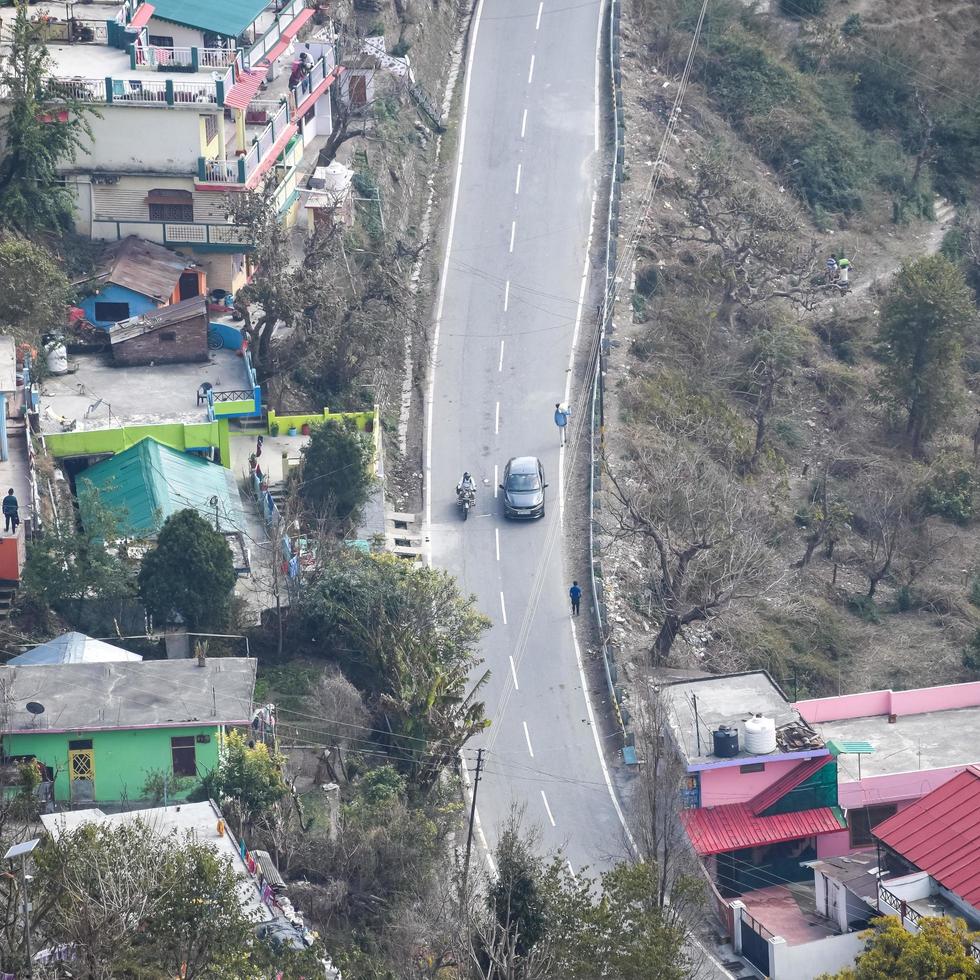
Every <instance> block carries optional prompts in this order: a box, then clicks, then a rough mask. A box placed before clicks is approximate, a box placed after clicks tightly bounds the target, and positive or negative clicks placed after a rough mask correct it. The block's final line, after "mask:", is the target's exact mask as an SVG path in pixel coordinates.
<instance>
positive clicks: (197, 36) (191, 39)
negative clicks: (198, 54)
mask: <svg viewBox="0 0 980 980" xmlns="http://www.w3.org/2000/svg"><path fill="white" fill-rule="evenodd" d="M151 34H152V35H153V36H154V37H172V38H173V39H174V47H175V48H203V47H204V32H203V31H199V30H197V29H196V28H194V27H187V26H185V25H184V24H172V23H171V22H170V21H169V20H158V19H157V18H156V17H151V18H150V20H149V22H148V23H147V25H146V35H147V37H149V36H150V35H151Z"/></svg>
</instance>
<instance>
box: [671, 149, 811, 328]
mask: <svg viewBox="0 0 980 980" xmlns="http://www.w3.org/2000/svg"><path fill="white" fill-rule="evenodd" d="M692 169H693V177H692V179H690V180H685V179H684V178H678V179H676V180H674V181H673V182H672V183H671V185H670V189H671V190H672V191H673V193H674V194H675V195H676V196H677V197H679V198H680V200H681V203H682V204H683V207H684V213H685V217H686V222H683V223H681V222H675V223H672V224H666V225H665V226H664V227H663V228H662V229H660V231H659V233H658V238H659V240H660V241H661V242H662V243H663V244H664V245H665V246H666V247H668V248H669V249H671V250H676V248H677V247H678V246H683V245H697V246H702V248H703V249H704V251H705V252H706V253H707V254H708V256H709V257H710V258H709V261H711V262H713V263H714V264H715V265H716V267H717V269H716V272H717V274H718V275H719V277H720V280H721V285H722V288H723V296H722V303H721V311H720V313H721V315H722V317H723V318H727V319H728V321H729V323H730V324H731V323H732V322H733V321H734V317H735V313H736V310H737V309H738V308H739V307H752V306H755V305H758V304H761V303H768V302H770V301H772V300H774V299H783V300H786V301H787V302H789V303H792V304H793V305H794V306H797V307H800V308H802V309H807V310H809V309H812V308H813V306H814V304H815V301H816V296H817V293H816V290H815V287H814V286H813V285H812V280H813V279H814V277H815V273H816V272H817V261H818V245H817V242H816V241H810V242H809V243H807V244H805V245H801V244H799V242H798V235H799V230H800V229H801V228H802V227H804V226H805V220H804V218H803V217H802V215H801V214H800V212H799V210H798V209H797V208H795V207H794V206H793V205H792V204H790V203H789V202H788V201H786V200H785V199H784V198H780V197H777V196H775V195H773V194H771V193H769V192H767V191H764V190H761V189H760V188H759V187H758V186H757V185H756V184H755V183H753V182H752V181H750V180H746V179H745V178H744V176H743V175H742V174H741V173H740V172H739V168H738V165H737V162H736V160H735V158H734V156H733V155H731V154H729V153H726V152H725V151H723V150H718V149H714V150H711V151H709V152H707V153H705V154H703V155H701V156H700V157H699V158H698V159H697V160H695V162H694V165H693V168H692Z"/></svg>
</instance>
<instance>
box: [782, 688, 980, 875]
mask: <svg viewBox="0 0 980 980" xmlns="http://www.w3.org/2000/svg"><path fill="white" fill-rule="evenodd" d="M794 707H795V708H796V709H797V710H798V711H799V713H800V716H801V717H802V718H804V719H805V720H806V721H807V722H808V723H809V724H810V725H811V726H812V727H813V728H814V730H815V731H817V732H818V733H819V735H820V736H821V737H822V738H823V739H824V741H825V743H826V744H827V745H828V746H829V747H830V748H831V749H834V750H839V751H838V754H837V771H838V796H839V802H840V805H841V806H842V807H843V808H844V810H845V811H846V812H847V822H848V828H849V829H848V832H847V833H846V834H840V835H838V836H837V837H836V838H831V839H827V840H824V841H822V842H821V843H822V845H823V846H822V849H821V851H820V856H821V857H828V856H831V855H832V854H846V853H847V852H848V851H849V850H851V849H852V848H855V847H863V846H867V845H869V844H870V843H871V839H872V838H871V831H872V830H873V829H874V827H875V826H876V825H877V824H879V823H881V822H882V821H883V820H885V819H887V818H888V817H890V816H892V815H893V814H895V813H897V812H898V811H899V810H902V809H903V808H904V807H907V806H909V805H910V804H912V803H914V802H915V801H916V800H918V799H920V798H921V797H923V796H925V794H926V793H930V792H932V790H934V789H937V788H938V787H939V786H942V785H943V783H945V782H946V781H947V780H949V779H952V778H953V776H955V775H957V774H958V773H961V772H962V771H963V770H964V769H965V768H966V767H967V766H969V765H972V764H975V763H976V762H978V761H980V683H978V682H973V683H968V684H946V685H943V686H940V687H927V688H918V689H915V690H911V691H869V692H867V693H865V694H845V695H842V696H840V697H835V698H815V699H813V700H809V701H798V702H796V704H795V705H794ZM861 743H864V744H863V745H862V744H861ZM854 747H858V748H861V749H865V750H867V751H861V752H859V753H854V752H848V751H847V749H848V748H854Z"/></svg>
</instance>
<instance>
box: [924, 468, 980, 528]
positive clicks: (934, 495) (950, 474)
mask: <svg viewBox="0 0 980 980" xmlns="http://www.w3.org/2000/svg"><path fill="white" fill-rule="evenodd" d="M978 489H980V486H978V483H977V478H976V476H975V474H974V472H973V469H972V468H971V467H969V466H967V465H966V463H965V462H963V461H962V460H956V459H951V458H948V457H946V458H942V459H939V460H938V461H937V462H936V465H935V468H934V470H933V472H932V474H931V475H930V476H929V479H928V480H927V481H926V482H925V484H923V487H922V491H921V500H922V507H923V509H924V510H925V512H926V513H927V514H934V515H935V516H937V517H945V518H946V520H948V521H952V522H953V523H954V524H961V525H962V524H967V523H969V522H970V521H971V520H972V519H973V517H974V516H975V514H976V495H977V490H978Z"/></svg>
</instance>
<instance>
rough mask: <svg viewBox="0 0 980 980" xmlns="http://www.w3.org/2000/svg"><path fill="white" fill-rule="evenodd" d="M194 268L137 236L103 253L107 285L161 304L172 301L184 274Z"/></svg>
mask: <svg viewBox="0 0 980 980" xmlns="http://www.w3.org/2000/svg"><path fill="white" fill-rule="evenodd" d="M193 265H194V263H193V262H192V261H191V260H190V259H185V258H184V257H183V256H182V255H178V254H177V253H176V252H171V251H170V249H169V248H164V247H163V246H162V245H156V244H155V243H153V242H147V241H144V240H143V239H142V238H137V237H136V236H135V235H129V236H128V237H127V238H124V239H122V241H118V242H113V243H112V244H111V245H108V246H106V248H105V250H104V251H103V253H102V266H103V269H104V271H103V273H102V276H103V277H104V278H105V279H106V281H107V282H111V283H115V284H116V285H117V286H124V287H125V288H126V289H131V290H133V292H134V293H139V294H140V295H141V296H149V297H150V298H151V299H155V300H159V301H160V302H161V303H163V302H166V301H167V300H168V299H170V297H171V295H172V294H173V291H174V290H175V289H176V288H177V283H178V282H180V277H181V274H182V273H183V271H184V270H185V269H188V268H191V267H193Z"/></svg>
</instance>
